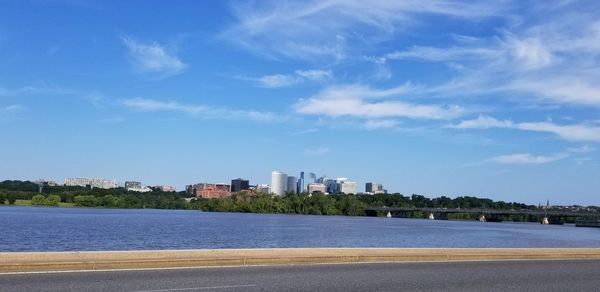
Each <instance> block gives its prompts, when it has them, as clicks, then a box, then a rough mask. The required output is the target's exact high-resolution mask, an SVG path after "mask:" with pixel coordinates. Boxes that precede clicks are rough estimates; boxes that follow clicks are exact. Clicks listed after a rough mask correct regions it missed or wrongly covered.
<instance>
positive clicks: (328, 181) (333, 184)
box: [321, 177, 340, 194]
mask: <svg viewBox="0 0 600 292" xmlns="http://www.w3.org/2000/svg"><path fill="white" fill-rule="evenodd" d="M321 182H322V183H323V184H324V185H325V188H326V192H327V193H329V194H338V193H339V192H340V185H339V183H338V182H337V180H335V179H332V178H328V177H323V178H322V179H321Z"/></svg>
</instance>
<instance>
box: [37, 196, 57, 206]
mask: <svg viewBox="0 0 600 292" xmlns="http://www.w3.org/2000/svg"><path fill="white" fill-rule="evenodd" d="M32 202H33V199H32ZM58 203H60V196H59V195H49V196H48V197H46V199H44V205H46V206H58Z"/></svg>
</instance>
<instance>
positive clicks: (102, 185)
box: [65, 177, 117, 189]
mask: <svg viewBox="0 0 600 292" xmlns="http://www.w3.org/2000/svg"><path fill="white" fill-rule="evenodd" d="M65 186H67V187H88V188H98V189H114V188H117V182H116V181H115V180H109V179H103V178H85V177H73V178H65Z"/></svg>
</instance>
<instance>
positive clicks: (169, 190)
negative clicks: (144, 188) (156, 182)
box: [155, 186, 177, 192]
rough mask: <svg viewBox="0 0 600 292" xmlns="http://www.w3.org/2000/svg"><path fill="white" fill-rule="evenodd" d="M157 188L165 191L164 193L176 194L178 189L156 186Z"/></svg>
mask: <svg viewBox="0 0 600 292" xmlns="http://www.w3.org/2000/svg"><path fill="white" fill-rule="evenodd" d="M155 188H157V189H159V190H161V191H163V192H176V191H177V188H176V187H174V186H155Z"/></svg>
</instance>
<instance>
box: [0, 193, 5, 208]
mask: <svg viewBox="0 0 600 292" xmlns="http://www.w3.org/2000/svg"><path fill="white" fill-rule="evenodd" d="M4 201H6V195H5V194H1V193H0V205H4Z"/></svg>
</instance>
